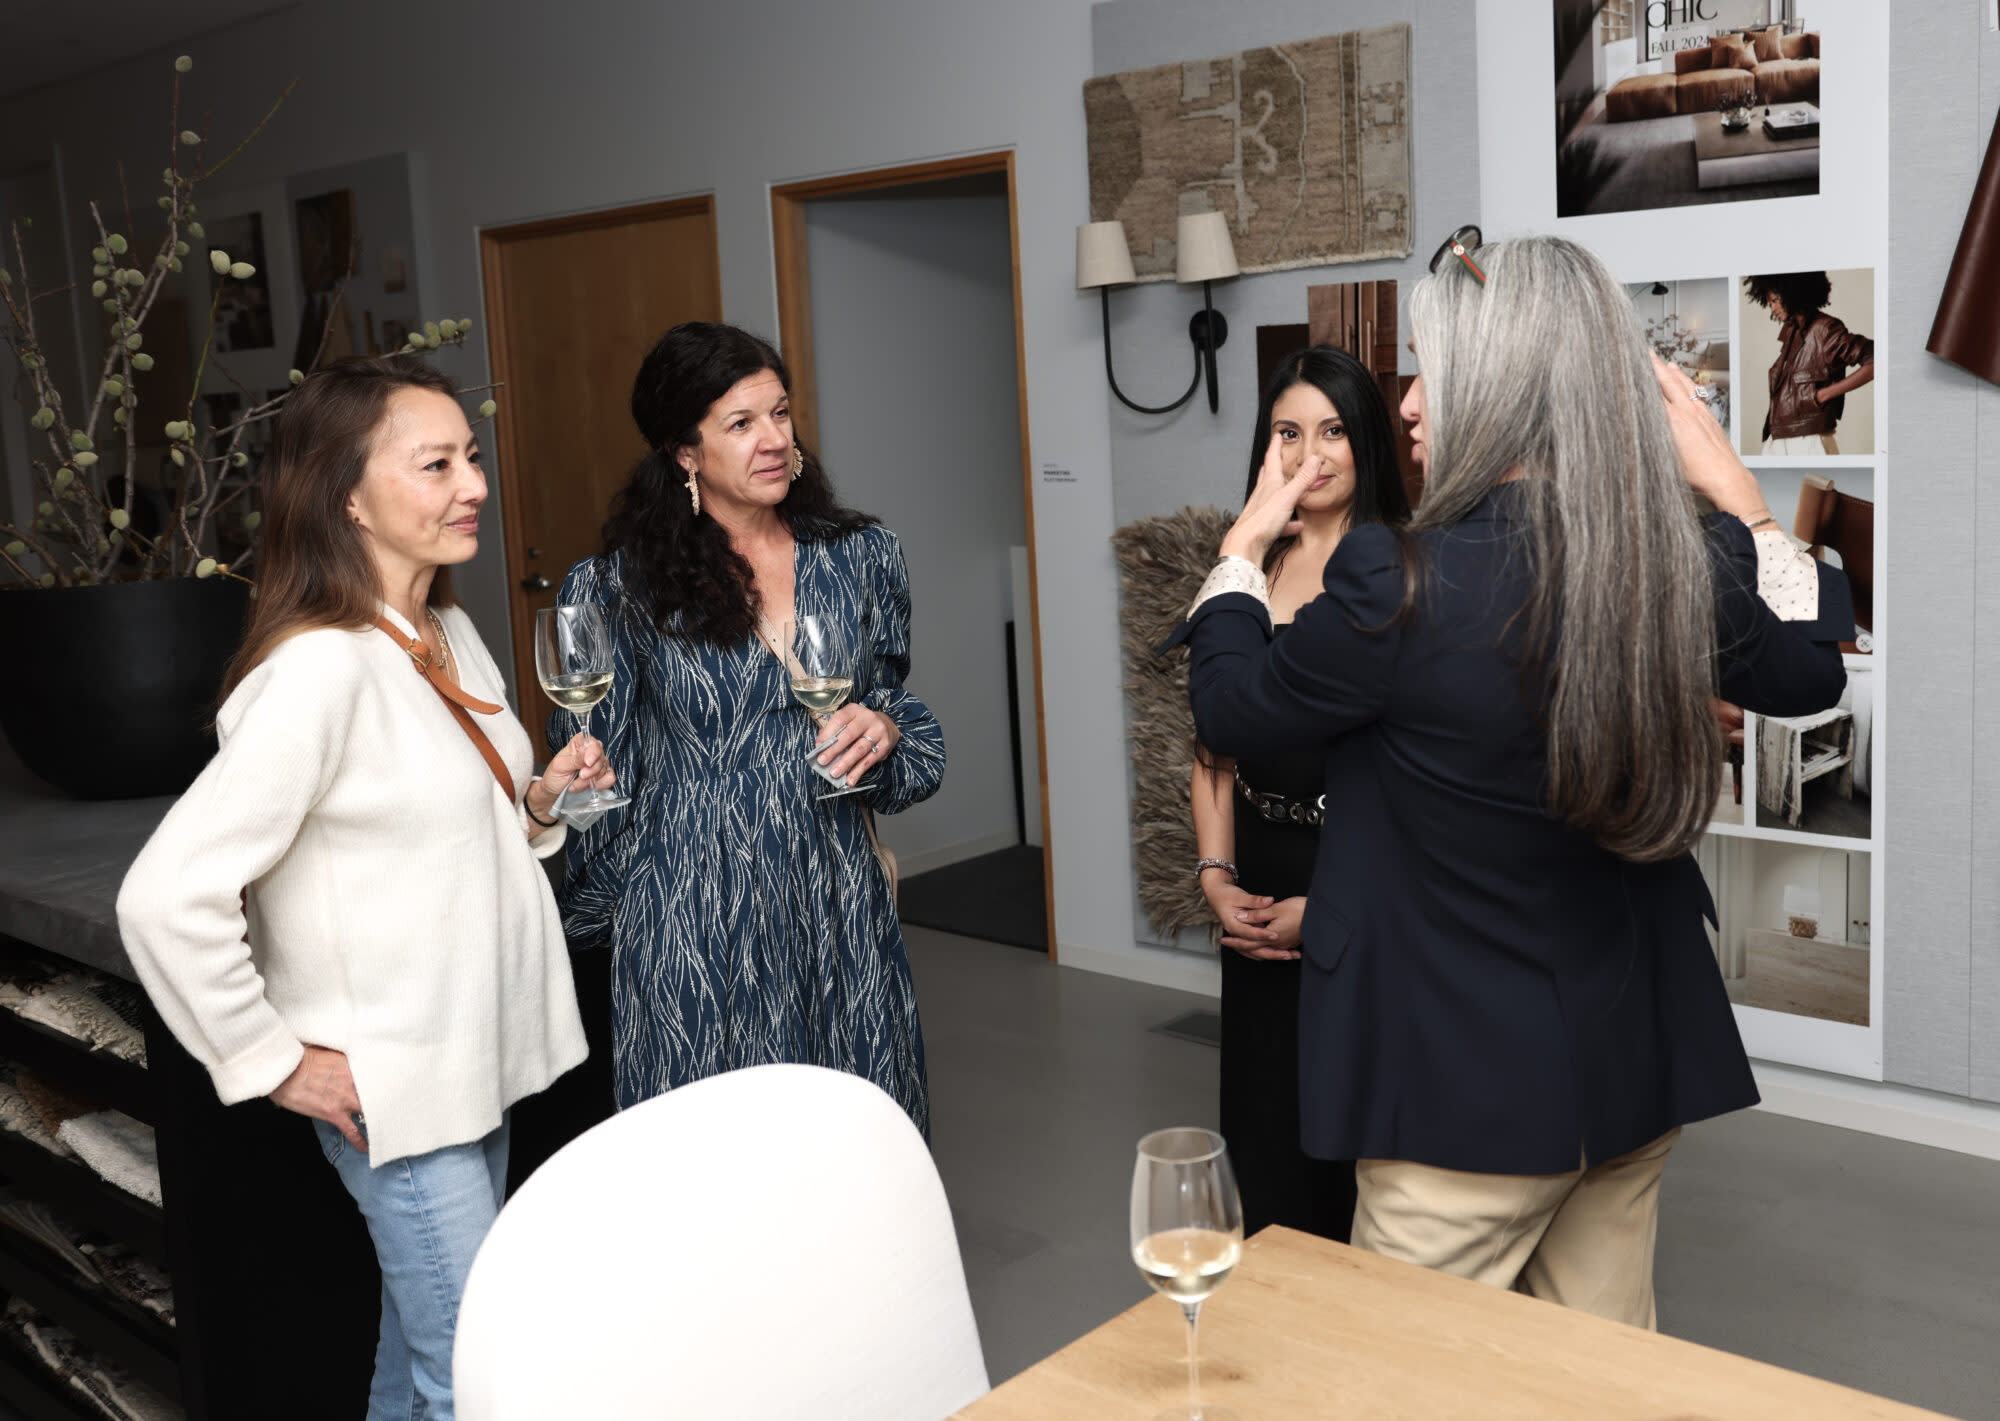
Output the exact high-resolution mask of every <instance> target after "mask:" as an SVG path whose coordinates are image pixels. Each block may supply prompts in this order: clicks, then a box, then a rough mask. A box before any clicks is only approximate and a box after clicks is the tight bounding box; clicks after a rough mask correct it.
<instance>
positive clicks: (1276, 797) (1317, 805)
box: [1236, 770, 1326, 829]
mask: <svg viewBox="0 0 2000 1421" xmlns="http://www.w3.org/2000/svg"><path fill="white" fill-rule="evenodd" d="M1236 792H1237V793H1238V794H1240V795H1242V796H1243V799H1244V801H1245V802H1246V803H1247V804H1249V806H1250V807H1251V808H1252V809H1254V810H1256V811H1257V816H1258V817H1259V818H1260V819H1263V820H1265V821H1267V822H1268V823H1272V824H1296V825H1298V826H1299V827H1300V828H1302V829H1317V828H1319V826H1320V824H1321V822H1322V821H1323V820H1324V819H1325V818H1326V796H1325V795H1323V794H1316V795H1314V796H1313V797H1312V798H1311V799H1309V800H1297V799H1287V798H1285V796H1284V795H1282V794H1271V793H1269V792H1268V791H1266V790H1261V789H1253V788H1252V787H1251V786H1250V785H1249V784H1248V783H1246V782H1245V781H1244V779H1243V771H1241V770H1238V771H1237V772H1236Z"/></svg>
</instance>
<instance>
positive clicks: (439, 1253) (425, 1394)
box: [313, 1115, 507, 1421]
mask: <svg viewBox="0 0 2000 1421" xmlns="http://www.w3.org/2000/svg"><path fill="white" fill-rule="evenodd" d="M313 1129H314V1130H315V1131H316V1132H317V1133H318V1135H319V1144H320V1148H321V1149H322V1150H323V1151H325V1153H326V1157H327V1161H328V1162H329V1163H330V1164H332V1165H333V1167H334V1168H335V1169H336V1170H338V1171H339V1172H340V1182H341V1183H342V1184H344V1185H346V1186H347V1192H348V1193H349V1194H352V1195H353V1196H354V1202H355V1203H357V1204H359V1205H360V1206H361V1217H362V1218H363V1219H365V1220H367V1223H368V1234H369V1237H371V1238H373V1239H374V1240H375V1259H376V1261H377V1262H378V1263H380V1264H381V1266H382V1334H381V1340H380V1341H379V1342H378V1343H377V1344H376V1347H375V1380H374V1383H373V1385H372V1386H370V1388H369V1390H368V1421H452V1401H451V1343H452V1336H453V1334H454V1333H455V1332H456V1331H457V1329H458V1304H459V1299H460V1298H462V1297H463V1296H464V1295H465V1279H466V1275H467V1274H469V1273H470V1272H471V1271H472V1259H473V1256H474V1255H475V1254H477V1253H478V1252H479V1245H480V1242H481V1241H482V1240H483V1239H485V1237H486V1231H487V1230H488V1229H490V1228H492V1227H493V1220H494V1219H495V1217H497V1216H498V1215H499V1213H500V1205H501V1203H502V1202H503V1201H504V1200H505V1198H506V1194H507V1117H506V1116H504V1115H503V1116H502V1117H501V1119H500V1127H499V1128H498V1129H497V1130H495V1131H493V1133H492V1134H490V1135H488V1136H487V1137H486V1138H485V1139H483V1140H474V1141H473V1142H472V1143H471V1144H469V1145H449V1146H447V1147H446V1148H444V1149H441V1150H433V1151H431V1152H430V1153H429V1154H427V1155H417V1156H415V1157H414V1158H411V1159H399V1160H394V1161H392V1162H391V1163H389V1164H385V1165H383V1166H382V1168H380V1169H371V1168H370V1167H369V1164H368V1156H367V1155H365V1154H362V1153H361V1152H360V1151H358V1150H356V1149H355V1148H354V1147H353V1146H352V1145H350V1144H348V1143H347V1141H346V1140H345V1139H343V1138H341V1134H340V1131H338V1130H336V1129H334V1128H333V1126H331V1125H329V1124H327V1123H326V1122H325V1121H324V1120H315V1121H313Z"/></svg>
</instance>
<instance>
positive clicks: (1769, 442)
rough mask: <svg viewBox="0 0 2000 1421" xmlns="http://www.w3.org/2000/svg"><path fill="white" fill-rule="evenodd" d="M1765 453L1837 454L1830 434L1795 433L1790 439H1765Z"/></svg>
mask: <svg viewBox="0 0 2000 1421" xmlns="http://www.w3.org/2000/svg"><path fill="white" fill-rule="evenodd" d="M1764 452H1765V453H1766V454H1838V453H1839V452H1840V446H1839V445H1838V444H1836V443H1835V442H1834V438H1833V436H1832V435H1831V434H1795V435H1793V436H1792V437H1791V438H1790V439H1766V440H1765V441H1764Z"/></svg>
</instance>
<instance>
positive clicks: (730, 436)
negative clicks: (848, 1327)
mask: <svg viewBox="0 0 2000 1421" xmlns="http://www.w3.org/2000/svg"><path fill="white" fill-rule="evenodd" d="M790 385H791V377H790V375H789V374H788V373H787V371H786V369H785V365H784V362H783V361H781V360H780V359H779V357H778V353H777V352H776V351H775V350H773V349H772V348H771V347H770V346H769V345H767V344H765V343H764V342H763V341H761V340H759V339H757V338H756V337H755V336H752V335H749V334H747V333H745V332H743V331H740V330H737V329H735V328H734V327H731V326H724V325H716V324H711V323H708V322H690V323H687V324H685V325H679V326H675V327H674V328H673V329H672V330H670V331H668V332H667V334H666V335H665V336H663V337H662V338H661V339H660V343H659V344H658V345H656V346H655V347H654V348H653V350H652V353H651V354H649V355H648V356H647V357H646V360H645V363H644V364H643V365H641V366H640V369H639V376H638V379H637V381H636V382H635V383H634V386H633V390H632V416H633V418H634V419H635V420H637V421H638V425H639V430H640V432H641V433H642V434H643V435H644V436H645V439H646V443H647V444H648V445H649V446H650V448H651V452H650V453H649V454H648V455H647V456H646V457H645V458H644V459H643V460H641V461H640V463H639V466H638V468H637V469H636V470H635V471H634V472H633V475H632V479H631V481H630V482H629V483H628V484H627V485H626V487H625V489H624V491H623V492H622V493H621V494H620V495H619V496H618V500H617V502H616V503H615V504H614V505H613V508H612V512H611V518H610V521H609V522H607V523H606V525H605V530H604V551H603V552H602V553H601V554H599V555H598V556H596V557H593V558H587V559H585V560H584V561H582V562H580V563H578V564H577V565H576V566H575V567H573V568H571V569H570V572H569V576H568V578H567V579H566V580H565V581H564V583H563V589H562V597H561V600H562V601H563V602H564V603H566V604H570V603H594V604H596V605H597V606H600V607H602V608H603V609H604V610H605V613H606V617H607V620H608V621H609V622H610V624H611V627H612V634H613V638H614V641H615V642H616V646H617V675H616V677H615V679H614V680H613V682H612V690H611V694H610V695H609V696H608V697H607V698H606V699H605V701H604V702H603V703H602V705H601V707H600V708H599V710H598V712H597V714H596V717H595V722H594V727H593V728H595V729H596V730H597V731H598V732H599V734H600V735H602V737H603V740H604V743H605V745H606V747H607V756H608V757H609V758H610V760H611V762H612V763H613V764H616V765H617V766H618V767H619V772H620V773H619V780H620V785H621V787H622V788H624V789H625V790H626V791H627V792H628V793H629V794H630V795H631V796H632V803H631V804H630V806H629V807H627V808H625V809H622V810H617V811H614V812H613V813H611V814H609V815H606V816H605V817H604V818H603V819H600V820H599V821H598V822H597V823H595V824H593V825H592V826H591V827H590V828H589V829H587V830H586V831H585V832H584V833H583V834H581V835H572V837H571V840H570V849H569V867H568V871H567V874H566V877H565V882H564V885H563V890H562V892H561V893H560V894H559V895H558V898H559V901H560V903H561V905H562V909H563V925H564V928H565V929H566V930H567V932H568V934H569V936H570V938H571V940H572V941H575V942H578V943H607V942H608V943H609V945H610V948H611V952H612V964H611V982H612V988H611V990H612V1001H611V1008H612V1042H613V1061H612V1066H613V1070H614V1072H615V1076H616V1082H617V1099H618V1105H619V1108H621V1109H623V1108H624V1107H626V1106H629V1105H633V1104H636V1103H638V1102H639V1101H642V1100H645V1099H648V1098H649V1097H651V1096H654V1095H658V1094H659V1093H660V1092H662V1091H666V1090H671V1089H673V1088H674V1087H675V1086H679V1085H685V1084H686V1083H688V1082H689V1081H694V1080H699V1079H701V1078H702V1077H704V1076H710V1075H714V1074H716V1073H718V1072H721V1071H728V1070H734V1069H736V1068H738V1067H742V1066H754V1065H760V1064H763V1063H765V1062H772V1061H790V1062H804V1063H808V1064H812V1065H820V1066H829V1067H832V1068H834V1069H836V1070H843V1071H849V1072H852V1073H853V1074H855V1075H858V1076H863V1077H865V1078H867V1079H868V1080H871V1081H874V1082H875V1083H876V1084H877V1085H879V1086H881V1087H882V1089H884V1090H885V1091H887V1092H888V1093H889V1094H890V1095H891V1096H892V1097H894V1099H895V1100H896V1102H897V1103H898V1104H900V1105H901V1106H902V1107H903V1109H904V1110H906V1111H907V1112H909V1115H910V1118H911V1119H912V1120H914V1121H915V1122H916V1124H917V1126H918V1128H919V1129H921V1130H923V1131H924V1132H925V1134H926V1136H928V1135H929V1132H930V1109H929V1099H928V1095H927V1091H926V1087H925V1083H924V1048H923V1037H922V1035H921V1033H920V1031H919V1029H918V1025H917V1002H916V994H915V991H914V989H913V988H912V986H911V982H910V967H909V961H908V958H907V957H906V956H905V953H904V949H903V934H902V928H901V926H900V925H899V923H898V922H897V919H896V909H895V904H894V901H893V899H892V897H891V895H890V885H889V882H888V879H887V876H886V875H885V874H884V872H883V869H882V866H881V864H880V862H879V861H878V859H877V857H876V855H875V852H874V847H873V843H872V839H871V834H870V828H869V825H868V823H867V820H866V817H865V815H864V810H874V811H876V812H878V813H883V814H893V813H896V812H897V811H899V810H902V809H906V808H908V807H909V806H910V805H912V804H916V803H919V802H920V801H922V800H924V799H927V798H929V797H930V796H931V795H932V794H934V793H935V792H936V791H937V788H938V785H939V783H940V782H941V781H942V780H943V777H944V736H943V733H942V731H941V730H940V729H939V727H938V722H937V717H936V716H935V715H933V714H932V713H931V711H930V709H929V708H928V707H927V706H925V705H924V703H923V702H922V701H920V700H918V699H917V698H916V697H915V696H913V695H911V694H910V693H909V692H908V691H907V690H905V689H904V687H903V679H904V677H905V676H906V675H908V674H909V668H910V592H909V577H908V573H907V572H906V571H905V569H904V565H903V553H902V548H901V546H900V545H899V544H898V543H897V541H896V536H895V534H893V533H891V532H890V531H889V530H888V529H886V528H884V527H882V526H881V524H880V523H878V522H877V521H876V520H875V519H873V518H871V517H869V516H867V515H865V514H860V513H856V512H854V511H852V510H850V509H846V508H843V507H841V506H840V505H839V503H838V502H837V501H836V500H835V498H834V494H833V490H832V487H831V486H830V485H829V484H828V482H827V479H826V476H825V474H824V473H823V472H822V470H821V469H820V467H819V464H818V461H817V460H815V459H813V458H812V457H811V456H810V455H809V454H806V453H805V451H804V450H802V449H801V448H800V447H799V445H798V443H797V440H796V437H795V436H794V433H793V430H792V422H791V406H790ZM804 615H813V616H820V617H833V618H836V619H838V620H840V621H843V622H845V623H846V624H847V625H848V626H849V627H851V628H852V629H853V630H854V631H855V632H856V633H857V640H856V645H858V646H859V647H860V648H861V651H860V654H859V656H858V658H857V661H858V665H857V666H856V668H855V675H854V688H853V692H852V694H851V696H850V698H849V700H848V702H847V704H846V705H844V706H842V707H841V708H840V709H839V710H837V711H835V712H834V714H833V716H832V718H831V720H830V722H829V726H828V735H829V736H830V737H831V744H830V746H829V747H828V748H826V749H824V750H823V751H822V752H821V755H820V758H821V760H822V762H824V763H827V765H828V768H829V769H831V770H833V771H835V772H837V773H839V774H841V775H842V776H843V777H844V778H850V779H851V778H855V777H861V778H864V779H865V782H866V784H867V786H868V787H867V788H866V789H865V791H864V792H862V793H858V794H852V795H848V796H846V797H844V798H833V799H822V798H821V797H820V796H821V794H822V793H823V792H824V791H825V790H826V788H827V786H826V785H825V784H823V783H822V782H821V781H820V780H819V779H818V778H817V777H816V776H815V775H814V774H813V773H812V772H811V769H810V767H809V766H808V764H807V760H808V758H809V757H810V756H811V754H812V752H813V749H814V745H815V737H814V731H813V725H812V721H811V719H810V718H809V716H808V715H807V713H806V711H805V710H804V708H803V707H801V706H800V705H799V704H798V703H797V702H796V701H794V700H793V698H792V694H791V686H790V678H789V676H788V675H787V673H786V670H785V665H784V663H783V662H782V661H781V660H780V656H781V655H782V654H783V652H784V651H785V650H786V648H785V647H784V645H783V644H782V639H781V637H780V636H779V635H778V633H777V630H776V629H777V628H779V627H781V626H782V625H783V624H784V623H785V622H786V621H787V620H789V619H791V618H792V617H794V616H804ZM567 725H568V721H567V718H566V717H565V716H564V715H562V714H560V713H558V714H557V715H556V716H554V717H552V718H551V721H550V727H551V734H557V733H559V732H560V733H562V734H563V736H564V743H567V736H566V729H567Z"/></svg>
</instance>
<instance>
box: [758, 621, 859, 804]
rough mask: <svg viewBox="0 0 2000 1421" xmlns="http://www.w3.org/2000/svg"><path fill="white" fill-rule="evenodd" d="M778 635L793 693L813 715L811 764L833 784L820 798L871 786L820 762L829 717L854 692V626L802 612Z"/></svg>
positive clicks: (836, 796) (850, 792)
mask: <svg viewBox="0 0 2000 1421" xmlns="http://www.w3.org/2000/svg"><path fill="white" fill-rule="evenodd" d="M779 635H780V636H781V638H782V639H783V643H784V645H785V647H786V649H787V654H786V657H785V670H786V673H787V674H788V675H789V676H790V678H791V683H792V697H793V699H795V700H796V701H798V703H799V704H800V705H802V706H804V707H805V708H806V710H807V711H808V712H810V713H811V715H812V722H813V731H814V734H813V742H814V744H813V749H812V753H811V755H810V756H809V757H808V759H807V761H806V763H807V764H809V765H811V766H812V769H813V773H814V774H816V775H818V776H819V777H820V778H821V779H823V780H825V781H826V782H827V783H828V784H829V785H831V786H832V789H830V790H829V791H828V792H827V793H825V794H823V795H821V796H820V798H821V799H838V798H839V797H840V796H841V795H843V794H854V793H856V792H857V791H860V790H864V789H867V788H868V787H869V786H868V785H866V784H863V783H860V782H858V781H857V782H854V783H849V782H846V781H843V780H841V779H840V778H839V777H838V776H836V775H835V774H834V773H833V770H832V768H831V767H830V766H827V765H822V764H821V763H820V762H819V757H820V755H821V754H823V753H824V752H825V749H826V747H825V746H824V745H821V744H820V743H819V741H820V740H821V739H822V738H823V737H824V736H825V734H826V722H827V718H828V717H829V716H831V715H832V714H833V713H834V712H835V711H837V710H839V709H840V708H841V707H842V706H843V705H845V704H846V703H847V697H848V695H849V693H850V692H852V691H853V690H854V659H855V655H856V648H855V638H854V633H853V630H852V628H850V627H849V626H848V625H847V624H846V623H845V622H843V621H840V620H839V619H837V618H834V617H825V616H819V615H817V614H814V613H809V612H802V613H800V614H799V615H797V616H795V617H792V618H790V619H789V620H788V621H786V622H785V624H784V626H783V627H782V628H781V630H780V633H779ZM841 748H843V749H844V748H845V747H844V746H843V747H841ZM836 758H838V757H837V756H836Z"/></svg>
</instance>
